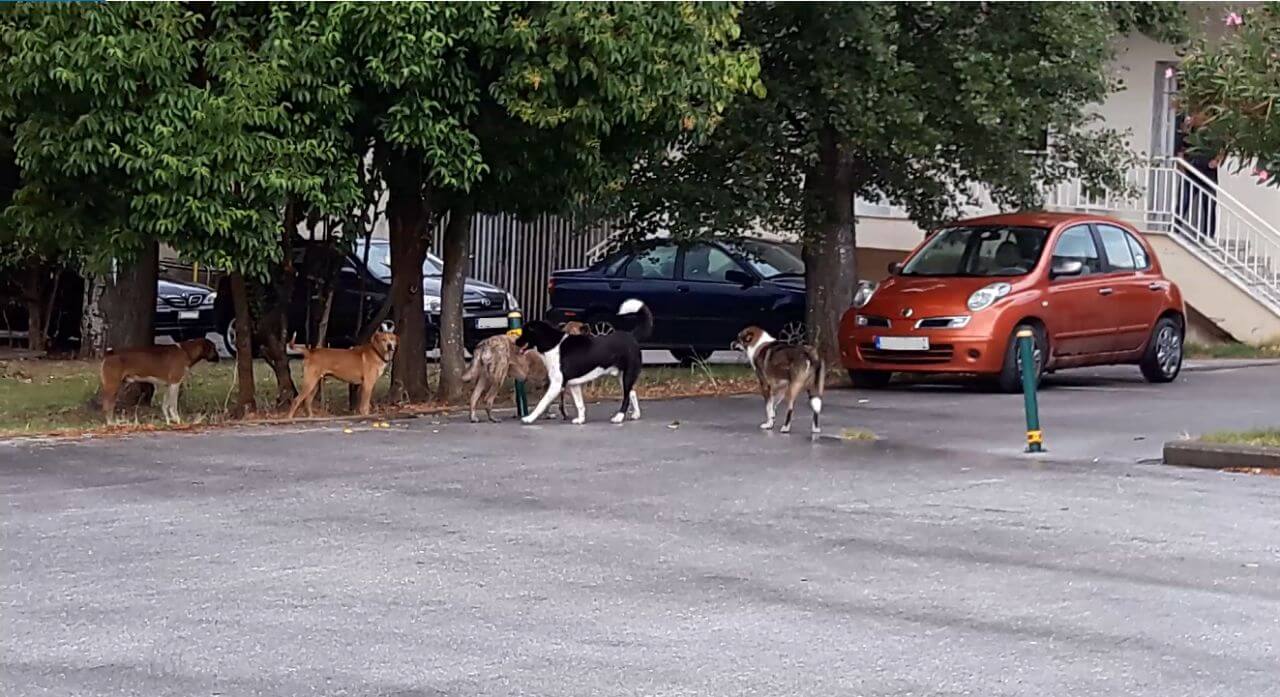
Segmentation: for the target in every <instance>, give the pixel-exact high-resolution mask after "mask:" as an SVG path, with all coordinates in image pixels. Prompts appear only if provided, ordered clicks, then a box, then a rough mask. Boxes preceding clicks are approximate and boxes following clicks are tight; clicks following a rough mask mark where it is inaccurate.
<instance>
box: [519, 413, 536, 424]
mask: <svg viewBox="0 0 1280 697" xmlns="http://www.w3.org/2000/svg"><path fill="white" fill-rule="evenodd" d="M536 420H537V418H536V417H534V415H533V414H530V415H528V416H526V417H523V418H521V419H520V423H522V424H531V423H533V422H534V421H536Z"/></svg>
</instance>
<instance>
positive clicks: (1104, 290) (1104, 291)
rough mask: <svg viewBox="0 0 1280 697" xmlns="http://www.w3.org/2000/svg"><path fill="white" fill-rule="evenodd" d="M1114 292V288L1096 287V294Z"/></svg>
mask: <svg viewBox="0 0 1280 697" xmlns="http://www.w3.org/2000/svg"><path fill="white" fill-rule="evenodd" d="M1114 292H1115V290H1113V289H1111V288H1099V289H1098V295H1111V294H1112V293H1114Z"/></svg>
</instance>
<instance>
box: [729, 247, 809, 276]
mask: <svg viewBox="0 0 1280 697" xmlns="http://www.w3.org/2000/svg"><path fill="white" fill-rule="evenodd" d="M725 246H726V247H728V248H729V249H731V250H733V251H734V252H736V253H737V254H738V255H739V256H741V257H742V260H743V261H745V262H747V264H749V265H750V266H751V268H753V269H755V270H756V273H758V274H760V276H761V278H777V277H779V276H803V275H804V260H803V259H801V258H800V257H798V256H796V254H795V252H792V251H791V250H790V249H787V248H786V247H784V246H782V245H780V244H770V243H768V242H760V241H757V240H737V241H734V242H730V243H727V244H726V245H725Z"/></svg>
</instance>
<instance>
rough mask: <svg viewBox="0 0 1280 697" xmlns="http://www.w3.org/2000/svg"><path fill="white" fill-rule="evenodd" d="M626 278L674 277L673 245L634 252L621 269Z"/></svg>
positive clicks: (669, 278) (667, 278) (668, 278)
mask: <svg viewBox="0 0 1280 697" xmlns="http://www.w3.org/2000/svg"><path fill="white" fill-rule="evenodd" d="M622 275H623V276H626V277H627V278H651V279H663V280H671V279H674V278H675V277H676V248H675V245H663V246H661V247H653V248H652V249H644V250H641V251H639V252H636V255H635V256H634V257H631V261H628V262H627V266H626V268H625V269H623V272H622Z"/></svg>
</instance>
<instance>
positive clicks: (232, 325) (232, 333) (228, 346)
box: [219, 317, 236, 358]
mask: <svg viewBox="0 0 1280 697" xmlns="http://www.w3.org/2000/svg"><path fill="white" fill-rule="evenodd" d="M219 336H221V337H222V348H223V349H224V350H225V351H226V352H227V355H228V356H231V357H232V358H235V357H236V318H235V317H232V318H231V319H228V320H227V321H226V324H224V325H222V331H221V332H219Z"/></svg>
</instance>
